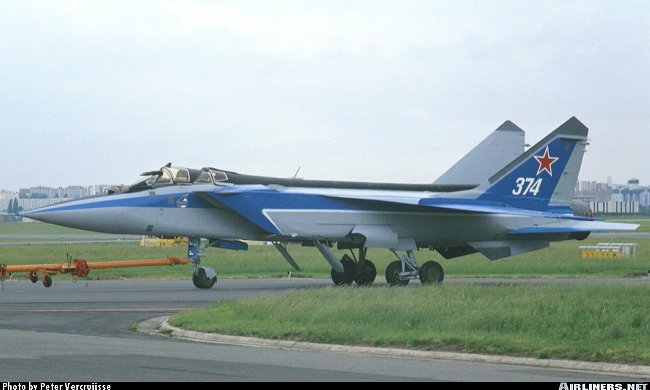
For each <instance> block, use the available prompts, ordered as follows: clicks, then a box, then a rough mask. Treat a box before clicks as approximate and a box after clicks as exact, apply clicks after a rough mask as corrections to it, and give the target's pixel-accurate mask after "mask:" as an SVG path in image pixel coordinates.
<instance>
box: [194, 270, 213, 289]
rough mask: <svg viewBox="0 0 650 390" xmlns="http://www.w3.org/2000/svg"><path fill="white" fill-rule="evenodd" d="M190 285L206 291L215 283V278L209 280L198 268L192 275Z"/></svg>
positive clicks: (203, 271)
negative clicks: (192, 284)
mask: <svg viewBox="0 0 650 390" xmlns="http://www.w3.org/2000/svg"><path fill="white" fill-rule="evenodd" d="M192 283H194V286H195V287H196V288H201V289H208V288H212V286H214V284H215V283H217V277H216V276H215V277H213V278H212V279H210V278H208V277H207V275H206V274H205V270H204V269H203V268H199V270H198V272H197V273H195V274H194V275H192Z"/></svg>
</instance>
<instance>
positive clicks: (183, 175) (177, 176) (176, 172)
mask: <svg viewBox="0 0 650 390" xmlns="http://www.w3.org/2000/svg"><path fill="white" fill-rule="evenodd" d="M169 170H170V171H171V174H172V178H173V180H174V183H189V182H190V172H189V171H188V170H187V169H185V168H173V167H172V168H169Z"/></svg>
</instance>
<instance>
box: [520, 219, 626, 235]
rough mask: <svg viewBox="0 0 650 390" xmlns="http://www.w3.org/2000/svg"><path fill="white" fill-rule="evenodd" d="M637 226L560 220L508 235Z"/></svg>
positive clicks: (594, 230) (611, 229)
mask: <svg viewBox="0 0 650 390" xmlns="http://www.w3.org/2000/svg"><path fill="white" fill-rule="evenodd" d="M638 227H639V225H637V224H634V223H616V222H601V221H574V220H562V221H559V222H556V223H549V224H545V225H539V226H528V227H525V228H521V229H517V230H513V231H510V232H509V233H510V234H547V233H578V232H611V231H617V230H635V229H636V228H638Z"/></svg>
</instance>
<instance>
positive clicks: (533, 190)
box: [512, 177, 542, 196]
mask: <svg viewBox="0 0 650 390" xmlns="http://www.w3.org/2000/svg"><path fill="white" fill-rule="evenodd" d="M541 185H542V179H541V178H539V179H535V178H534V177H518V178H517V180H516V181H515V188H514V189H513V190H512V195H528V194H531V195H533V196H537V193H538V192H539V187H540V186H541Z"/></svg>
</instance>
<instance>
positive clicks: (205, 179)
mask: <svg viewBox="0 0 650 390" xmlns="http://www.w3.org/2000/svg"><path fill="white" fill-rule="evenodd" d="M195 183H212V175H210V172H209V171H206V170H203V171H201V174H200V175H199V177H198V178H197V179H196V181H195Z"/></svg>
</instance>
